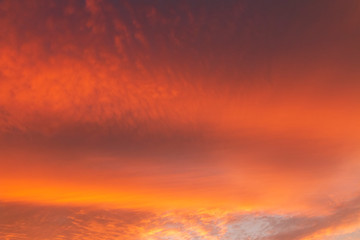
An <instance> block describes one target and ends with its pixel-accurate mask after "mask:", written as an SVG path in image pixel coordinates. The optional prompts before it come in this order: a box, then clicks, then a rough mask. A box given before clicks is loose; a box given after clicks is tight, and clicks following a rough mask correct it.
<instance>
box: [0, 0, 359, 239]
mask: <svg viewBox="0 0 360 240" xmlns="http://www.w3.org/2000/svg"><path fill="white" fill-rule="evenodd" d="M0 13H1V14H0V36H2V37H1V38H0V52H1V54H0V181H1V183H3V184H0V200H6V201H27V202H36V203H42V204H50V205H51V204H65V205H66V206H68V205H72V204H79V205H86V204H99V205H101V204H106V205H109V206H111V207H115V208H119V207H127V208H138V207H139V208H144V209H150V210H151V211H154V212H156V211H155V210H154V209H161V211H165V210H166V209H174V208H180V209H183V210H184V209H185V210H187V211H197V210H198V209H199V208H200V207H204V208H219V209H222V212H228V211H230V212H231V211H233V212H237V211H245V210H248V211H250V210H251V211H260V212H261V211H264V212H271V213H278V214H280V215H281V214H295V215H296V216H301V219H302V220H299V221H300V222H301V224H302V223H303V222H304V224H305V225H306V226H305V227H302V228H301V229H300V230H299V231H298V230H296V231H288V232H286V233H276V234H275V236H277V237H278V238H277V239H279V238H280V237H283V239H291V238H293V239H295V238H298V239H301V238H306V237H310V238H311V237H313V235H314V234H323V233H322V232H321V231H326V230H324V229H332V228H333V227H342V226H343V225H346V223H344V224H342V223H341V224H340V225H341V226H340V225H336V224H333V222H335V221H336V219H339V221H340V222H341V221H342V220H341V219H343V218H342V215H341V216H340V215H339V214H338V213H337V211H340V212H341V211H342V210H341V209H336V210H334V209H333V208H332V204H333V202H346V201H348V200H349V199H352V198H354V196H356V195H357V194H358V189H357V184H356V183H357V182H358V181H359V180H360V179H359V176H358V172H359V170H360V166H359V163H358V161H357V159H358V157H359V144H360V137H359V136H360V127H359V124H358V123H359V121H360V110H359V109H360V101H358V98H359V97H358V96H359V89H360V88H359V83H358V79H359V75H360V71H359V70H358V64H357V62H358V61H357V60H358V59H359V56H360V53H359V51H358V50H357V49H358V48H357V45H358V42H359V40H360V39H359V36H360V34H359V28H358V25H359V17H358V16H359V14H358V13H359V6H358V3H357V2H356V1H355V0H354V1H352V0H350V1H348V2H346V3H344V2H343V1H334V2H331V3H330V2H327V1H319V2H318V3H307V2H303V1H292V2H287V3H281V4H275V3H263V2H261V1H247V0H244V1H223V2H221V1H219V2H212V3H206V4H205V3H204V2H202V1H199V2H194V1H181V2H169V3H166V4H165V3H160V2H158V3H150V2H147V1H138V2H132V1H106V0H91V1H90V0H87V1H72V0H66V1H61V2H60V1H45V0H29V1H26V2H23V1H18V0H3V1H1V2H0ZM6 208H7V207H5V209H6ZM334 212H335V213H334ZM175 215H176V214H175ZM314 215H316V216H325V217H324V219H326V220H324V219H323V218H321V219H320V218H311V217H312V216H314ZM348 215H349V216H348ZM348 215H346V216H344V219H349V218H351V217H350V215H351V216H352V214H351V213H349V214H348ZM355 215H356V216H357V214H354V216H355ZM175 217H176V216H175ZM303 218H304V219H305V220H304V219H303ZM296 221H297V220H296ZM308 221H309V222H311V224H310V223H309V224H310V225H311V226H310V227H309V226H308V225H307V223H308ZM313 222H315V223H314V224H313ZM352 222H356V221H355V220H354V221H352ZM160 225H161V224H160ZM285 225H286V224H285ZM176 226H177V225H176ZM176 226H175V227H170V228H166V229H165V230H164V229H162V228H159V229H152V230H149V231H147V232H146V234H147V235H146V237H148V239H149V238H153V239H159V238H161V237H164V236H177V237H175V238H183V239H186V238H189V239H191V237H190V235H191V234H190V235H189V232H186V231H184V230H183V229H182V228H188V227H189V226H190V225H186V224H185V225H182V227H181V228H180V230H179V228H178V227H176ZM345 227H346V226H345ZM134 231H135V230H134ZM219 231H220V230H219ZM99 232H101V231H100V230H99ZM193 232H194V234H195V233H196V234H195V235H196V236H198V237H199V238H206V237H205V236H207V235H205V233H204V232H203V229H197V228H196V227H195V228H194V229H193ZM13 234H21V233H19V232H18V233H13ZM144 234H145V233H144ZM206 234H208V233H206ZM217 234H220V232H217V233H216V234H213V235H212V236H213V237H214V239H216V235H217ZM221 234H222V233H221ZM224 234H225V233H224ZM26 236H33V235H31V234H30V235H26ZM129 236H130V235H129ZM144 236H145V235H144ZM221 236H223V235H221ZM224 236H225V235H224ZM269 236H270V235H269ZM319 236H320V235H319ZM321 236H323V235H321ZM7 237H10V236H7ZM18 237H19V238H20V237H21V236H20V235H19V236H18ZM270 237H271V236H270ZM144 238H145V237H144Z"/></svg>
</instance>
